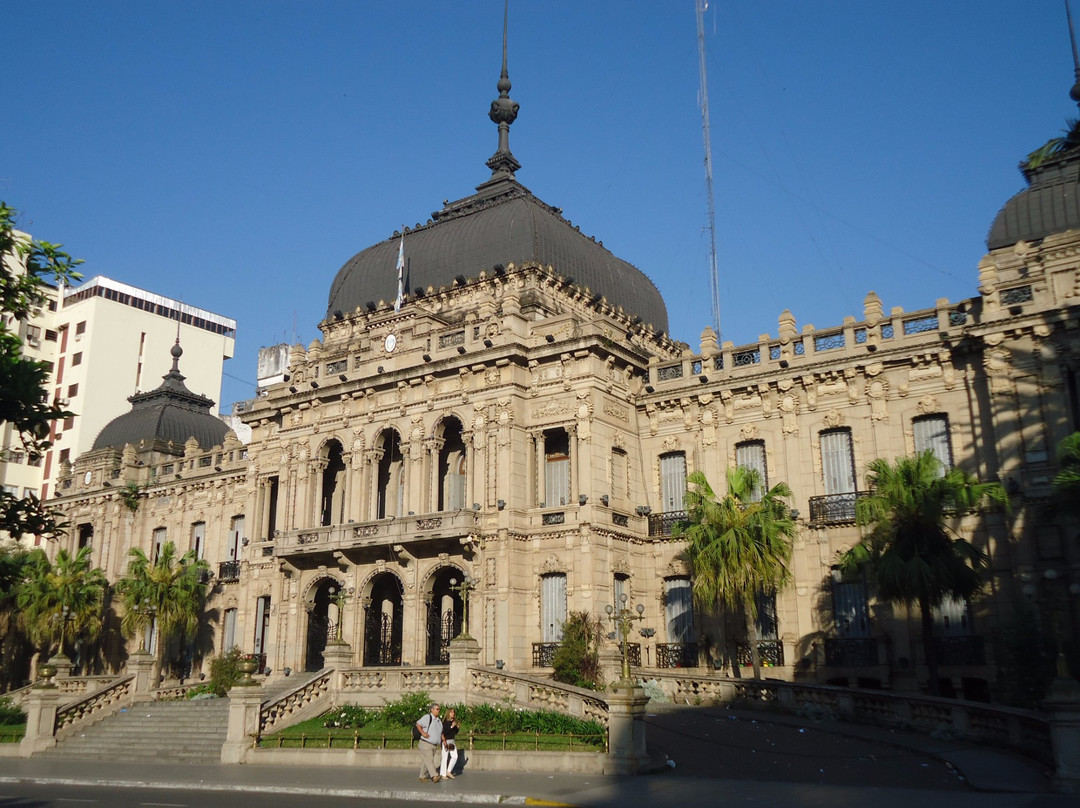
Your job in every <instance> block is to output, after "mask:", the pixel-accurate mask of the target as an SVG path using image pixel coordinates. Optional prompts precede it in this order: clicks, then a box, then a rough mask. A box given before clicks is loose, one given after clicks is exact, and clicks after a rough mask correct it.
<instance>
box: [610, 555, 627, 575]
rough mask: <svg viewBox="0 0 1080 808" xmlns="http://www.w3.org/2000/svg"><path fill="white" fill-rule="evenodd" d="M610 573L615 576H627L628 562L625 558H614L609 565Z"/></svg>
mask: <svg viewBox="0 0 1080 808" xmlns="http://www.w3.org/2000/svg"><path fill="white" fill-rule="evenodd" d="M611 571H612V573H614V574H615V575H629V574H630V562H628V561H627V560H626V559H625V558H616V559H615V560H614V561H613V562H612V563H611Z"/></svg>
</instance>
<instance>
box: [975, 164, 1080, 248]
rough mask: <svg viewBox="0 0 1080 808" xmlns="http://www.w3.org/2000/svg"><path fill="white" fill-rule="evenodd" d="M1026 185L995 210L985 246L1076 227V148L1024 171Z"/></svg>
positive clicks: (1079, 206)
mask: <svg viewBox="0 0 1080 808" xmlns="http://www.w3.org/2000/svg"><path fill="white" fill-rule="evenodd" d="M1025 177H1026V178H1027V180H1028V187H1027V188H1025V189H1024V190H1023V191H1021V192H1020V193H1018V194H1017V195H1016V196H1014V197H1013V198H1012V199H1010V200H1009V201H1008V202H1006V203H1005V206H1004V207H1003V208H1002V209H1001V210H1000V211H999V212H998V215H997V217H996V218H995V219H994V224H993V225H992V226H991V227H990V235H988V236H987V237H986V246H987V247H988V248H989V249H991V250H996V249H998V248H1000V247H1011V246H1012V245H1013V244H1016V243H1017V242H1020V241H1037V240H1039V239H1043V238H1046V237H1047V236H1049V235H1052V234H1054V233H1063V232H1065V231H1066V230H1072V229H1075V228H1080V150H1073V151H1069V152H1065V153H1063V154H1061V155H1060V156H1058V157H1055V158H1053V159H1052V160H1049V161H1047V162H1046V163H1045V164H1043V165H1041V166H1039V167H1038V168H1034V169H1029V170H1028V171H1026V172H1025Z"/></svg>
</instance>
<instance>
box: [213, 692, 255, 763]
mask: <svg viewBox="0 0 1080 808" xmlns="http://www.w3.org/2000/svg"><path fill="white" fill-rule="evenodd" d="M262 701H263V691H262V687H260V686H259V685H258V684H257V683H256V684H251V685H237V686H236V687H234V688H232V690H230V691H229V728H228V731H227V732H226V735H225V743H224V744H223V745H222V747H221V762H222V763H243V762H244V757H245V752H246V751H247V750H248V749H249V748H250V747H251V745H252V744H253V743H254V736H256V735H258V733H259V712H260V711H261V710H262Z"/></svg>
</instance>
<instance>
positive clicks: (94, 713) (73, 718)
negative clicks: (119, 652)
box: [55, 674, 135, 735]
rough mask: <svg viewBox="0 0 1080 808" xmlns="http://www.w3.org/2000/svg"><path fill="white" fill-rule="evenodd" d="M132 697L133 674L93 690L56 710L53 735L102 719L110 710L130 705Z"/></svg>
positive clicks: (133, 687)
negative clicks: (122, 705)
mask: <svg viewBox="0 0 1080 808" xmlns="http://www.w3.org/2000/svg"><path fill="white" fill-rule="evenodd" d="M134 695H135V675H134V674H132V675H130V676H125V677H123V678H122V679H119V680H118V681H116V682H113V683H112V684H110V685H106V686H105V687H103V688H101V689H99V690H95V691H94V692H93V693H90V694H89V695H87V696H86V697H84V698H82V699H79V700H78V701H74V702H72V703H71V704H68V705H67V706H65V707H61V708H60V709H59V710H57V712H56V728H55V729H56V732H55V734H57V735H59V734H60V732H61V731H63V730H67V729H72V728H74V727H76V726H79V725H80V724H84V723H87V722H88V721H91V720H95V719H97V718H99V717H103V716H104V714H105V713H106V711H110V712H112V708H114V707H119V706H120V705H121V704H126V703H130V702H131V701H132V699H133V697H134Z"/></svg>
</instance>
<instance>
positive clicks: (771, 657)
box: [735, 640, 784, 668]
mask: <svg viewBox="0 0 1080 808" xmlns="http://www.w3.org/2000/svg"><path fill="white" fill-rule="evenodd" d="M757 651H758V659H759V660H760V661H761V664H762V665H765V666H766V667H770V668H778V667H780V666H781V665H783V664H784V643H783V642H781V641H780V640H758V641H757ZM735 653H736V655H737V657H738V660H739V664H740V665H743V666H749V665H752V664H753V660H752V659H751V658H750V643H748V642H741V643H738V644H737V645H736V646H735Z"/></svg>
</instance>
